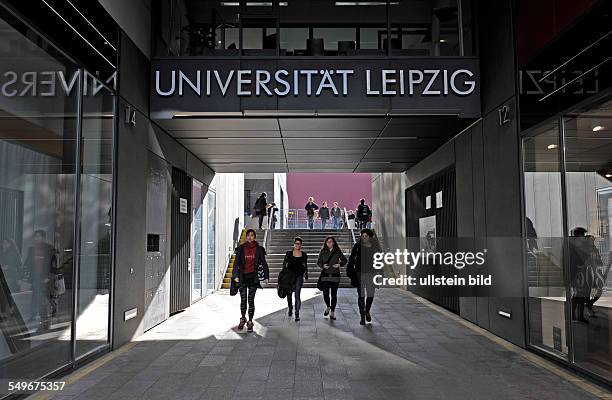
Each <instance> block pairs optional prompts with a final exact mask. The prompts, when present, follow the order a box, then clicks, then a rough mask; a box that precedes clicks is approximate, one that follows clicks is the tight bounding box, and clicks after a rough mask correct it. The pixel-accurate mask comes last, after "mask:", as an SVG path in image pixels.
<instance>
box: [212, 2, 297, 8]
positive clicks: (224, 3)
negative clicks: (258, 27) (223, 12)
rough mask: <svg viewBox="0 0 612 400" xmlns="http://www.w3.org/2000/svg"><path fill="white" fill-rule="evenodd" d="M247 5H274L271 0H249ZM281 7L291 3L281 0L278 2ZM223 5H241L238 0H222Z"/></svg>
mask: <svg viewBox="0 0 612 400" xmlns="http://www.w3.org/2000/svg"><path fill="white" fill-rule="evenodd" d="M246 5H247V7H272V2H271V1H247V3H246ZM278 5H279V6H281V7H287V6H288V5H289V3H288V2H286V1H281V2H279V3H278ZM221 6H223V7H239V6H240V2H238V1H222V2H221Z"/></svg>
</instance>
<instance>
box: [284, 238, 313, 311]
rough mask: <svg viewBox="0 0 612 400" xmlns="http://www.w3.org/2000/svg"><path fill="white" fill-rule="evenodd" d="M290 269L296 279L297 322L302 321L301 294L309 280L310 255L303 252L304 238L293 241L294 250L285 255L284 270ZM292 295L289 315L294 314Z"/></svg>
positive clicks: (289, 299)
mask: <svg viewBox="0 0 612 400" xmlns="http://www.w3.org/2000/svg"><path fill="white" fill-rule="evenodd" d="M285 268H288V269H289V270H290V271H291V272H292V275H291V276H293V277H294V278H292V279H295V280H294V282H293V285H292V287H293V288H294V289H293V293H294V294H295V321H296V322H297V321H299V320H300V307H301V306H302V300H301V298H300V293H301V291H302V286H303V285H304V280H306V279H308V255H307V254H306V252H305V251H302V238H301V237H296V238H295V239H293V249H292V250H289V251H288V252H287V253H285V258H284V260H283V269H285ZM291 297H292V294H291V293H289V294H287V307H288V308H289V312H288V315H289V316H291V315H292V314H293V304H292V298H291Z"/></svg>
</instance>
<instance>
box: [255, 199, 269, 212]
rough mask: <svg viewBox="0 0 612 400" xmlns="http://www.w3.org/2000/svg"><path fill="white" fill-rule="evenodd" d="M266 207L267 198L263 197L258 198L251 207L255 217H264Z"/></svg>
mask: <svg viewBox="0 0 612 400" xmlns="http://www.w3.org/2000/svg"><path fill="white" fill-rule="evenodd" d="M267 205H268V198H267V197H265V196H259V197H258V198H257V200H256V201H255V205H254V206H253V211H254V212H255V215H262V214H263V215H266V206H267Z"/></svg>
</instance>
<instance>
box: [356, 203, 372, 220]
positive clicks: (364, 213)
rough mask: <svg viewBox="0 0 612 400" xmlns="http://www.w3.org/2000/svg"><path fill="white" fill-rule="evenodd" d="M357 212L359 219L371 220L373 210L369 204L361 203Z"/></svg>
mask: <svg viewBox="0 0 612 400" xmlns="http://www.w3.org/2000/svg"><path fill="white" fill-rule="evenodd" d="M356 214H357V219H358V220H359V221H369V220H370V217H371V216H372V210H371V209H370V206H368V205H367V204H359V205H358V206H357V212H356Z"/></svg>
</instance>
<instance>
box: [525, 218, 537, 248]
mask: <svg viewBox="0 0 612 400" xmlns="http://www.w3.org/2000/svg"><path fill="white" fill-rule="evenodd" d="M525 228H526V229H527V248H528V249H529V251H530V252H532V253H535V252H537V251H538V233H537V232H536V230H535V227H534V226H533V222H532V221H531V219H530V218H529V217H526V218H525Z"/></svg>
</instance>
